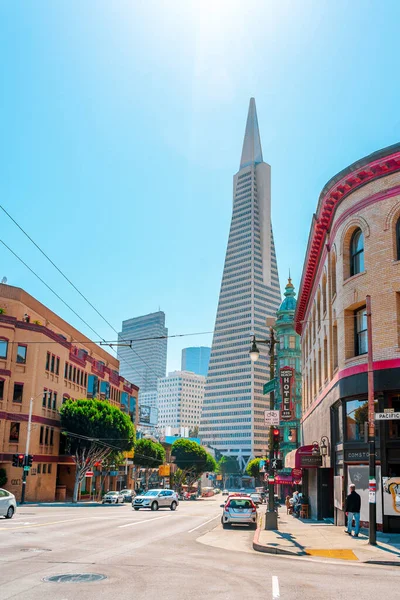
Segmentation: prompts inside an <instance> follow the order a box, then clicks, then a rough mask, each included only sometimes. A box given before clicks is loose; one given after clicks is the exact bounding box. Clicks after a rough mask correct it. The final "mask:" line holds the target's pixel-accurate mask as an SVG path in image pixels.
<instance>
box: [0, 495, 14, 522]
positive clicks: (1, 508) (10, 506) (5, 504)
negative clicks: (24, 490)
mask: <svg viewBox="0 0 400 600" xmlns="http://www.w3.org/2000/svg"><path fill="white" fill-rule="evenodd" d="M16 510H17V503H16V501H15V496H14V494H12V493H11V492H7V490H3V489H2V488H0V516H2V517H5V518H6V519H12V517H13V516H14V514H15V512H16Z"/></svg>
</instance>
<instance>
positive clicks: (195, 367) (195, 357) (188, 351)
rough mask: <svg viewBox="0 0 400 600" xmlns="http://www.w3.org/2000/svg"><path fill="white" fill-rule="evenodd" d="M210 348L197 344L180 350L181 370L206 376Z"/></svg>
mask: <svg viewBox="0 0 400 600" xmlns="http://www.w3.org/2000/svg"><path fill="white" fill-rule="evenodd" d="M210 354H211V348H207V347H206V346H197V347H193V348H184V349H183V350H182V363H181V368H182V371H191V372H192V373H197V374H198V375H204V376H205V377H207V372H208V363H209V360H210Z"/></svg>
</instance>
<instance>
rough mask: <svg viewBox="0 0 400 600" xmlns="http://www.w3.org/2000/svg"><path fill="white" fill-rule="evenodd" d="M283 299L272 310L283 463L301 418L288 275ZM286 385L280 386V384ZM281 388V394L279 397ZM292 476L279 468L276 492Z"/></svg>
mask: <svg viewBox="0 0 400 600" xmlns="http://www.w3.org/2000/svg"><path fill="white" fill-rule="evenodd" d="M284 295H285V299H284V300H283V302H282V304H281V305H280V307H279V310H278V312H277V313H276V321H275V326H274V330H275V333H276V339H277V342H278V343H277V345H276V348H277V350H276V357H277V360H276V388H275V408H276V409H277V410H279V411H280V415H281V419H280V423H279V429H280V433H281V442H280V454H281V459H282V462H283V465H285V459H286V456H287V455H288V454H289V453H290V452H293V451H294V450H295V449H296V448H297V447H298V446H299V442H300V418H301V409H302V403H301V391H302V389H301V388H302V386H301V345H300V336H299V335H298V334H297V333H296V331H295V328H294V314H295V310H296V298H295V295H296V293H295V291H294V286H293V284H292V280H291V279H290V278H289V280H288V283H287V285H286V288H285V292H284ZM284 386H285V387H286V386H288V389H285V390H283V387H284ZM283 392H284V394H285V398H283ZM295 481H296V479H293V477H292V469H291V468H290V467H287V468H283V469H282V470H281V471H280V472H279V473H278V475H277V482H278V484H279V485H280V486H281V487H280V488H279V489H280V495H281V496H282V497H283V498H284V497H285V496H286V495H287V494H291V493H292V491H293V489H292V488H293V485H294V482H295Z"/></svg>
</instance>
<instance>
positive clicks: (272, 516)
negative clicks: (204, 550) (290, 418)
mask: <svg viewBox="0 0 400 600" xmlns="http://www.w3.org/2000/svg"><path fill="white" fill-rule="evenodd" d="M275 343H276V340H275V332H274V330H273V328H272V327H271V328H270V343H269V378H270V380H272V379H273V378H274V377H275ZM269 408H270V410H274V408H275V392H274V391H272V392H270V393H269ZM273 430H274V426H273V425H271V427H270V428H269V469H268V470H269V473H268V511H267V513H266V515H265V529H269V530H271V529H278V515H277V513H276V510H275V497H274V493H275V484H274V482H271V483H270V478H271V477H272V476H274V472H273V470H272V464H273V460H274V446H273V437H274V436H273Z"/></svg>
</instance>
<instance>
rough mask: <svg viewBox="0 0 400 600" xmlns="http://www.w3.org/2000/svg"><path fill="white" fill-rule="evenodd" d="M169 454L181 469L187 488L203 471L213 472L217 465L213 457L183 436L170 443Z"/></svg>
mask: <svg viewBox="0 0 400 600" xmlns="http://www.w3.org/2000/svg"><path fill="white" fill-rule="evenodd" d="M171 454H172V456H174V457H175V464H176V466H177V467H178V468H179V469H182V472H183V474H184V478H185V481H186V484H187V486H188V488H189V490H190V488H191V487H192V485H193V484H194V483H195V482H196V481H197V480H198V479H199V477H201V475H202V474H203V473H205V472H206V471H209V472H213V471H215V469H216V466H217V465H216V462H215V460H214V458H213V457H212V456H211V454H209V453H208V452H207V451H206V450H205V449H204V448H203V447H202V446H200V445H199V444H197V443H196V442H193V441H191V440H188V439H185V438H180V439H179V440H176V441H175V442H174V443H173V444H172V448H171Z"/></svg>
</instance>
